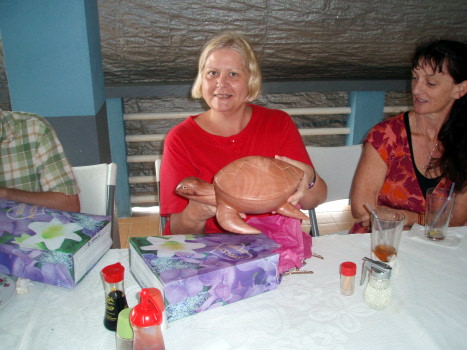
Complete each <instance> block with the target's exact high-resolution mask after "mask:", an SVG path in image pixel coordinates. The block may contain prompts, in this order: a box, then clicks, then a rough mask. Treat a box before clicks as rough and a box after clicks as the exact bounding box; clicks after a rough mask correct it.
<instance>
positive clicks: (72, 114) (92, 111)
mask: <svg viewBox="0 0 467 350" xmlns="http://www.w3.org/2000/svg"><path fill="white" fill-rule="evenodd" d="M0 31H1V35H2V41H3V49H4V56H5V66H6V71H7V76H8V87H9V93H10V99H11V106H12V109H13V110H17V111H27V112H33V113H37V114H40V115H42V116H44V117H46V118H47V119H48V120H49V122H50V123H51V124H52V125H53V127H54V128H55V130H56V131H57V133H58V136H59V138H60V140H61V142H62V144H63V146H64V148H65V152H66V153H67V156H68V158H69V159H70V160H71V162H72V164H73V165H75V166H78V165H88V164H95V163H102V162H110V161H111V158H110V147H109V136H108V129H107V116H106V108H105V96H104V75H103V70H102V57H101V47H100V33H99V17H98V9H97V2H96V0H66V1H63V0H21V1H17V0H2V1H1V2H0Z"/></svg>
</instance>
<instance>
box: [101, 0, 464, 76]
mask: <svg viewBox="0 0 467 350" xmlns="http://www.w3.org/2000/svg"><path fill="white" fill-rule="evenodd" d="M97 2H98V6H99V17H100V28H101V42H102V56H103V66H104V74H105V81H106V84H107V85H121V84H127V83H145V84H146V83H152V82H168V81H191V80H192V79H193V78H194V76H195V74H196V67H197V59H198V56H199V53H200V50H201V48H202V46H203V44H204V43H205V42H206V41H207V40H208V39H210V38H211V37H212V36H213V35H215V34H217V33H219V32H221V31H235V32H239V33H242V34H244V35H246V36H247V37H248V38H249V39H250V41H251V42H252V44H253V46H254V48H255V49H256V51H257V53H258V55H259V57H260V60H261V65H262V70H263V75H264V79H265V80H277V79H287V80H289V79H313V80H315V79H348V78H358V79H382V78H383V79H387V78H395V79H405V78H407V77H408V74H410V68H409V67H410V66H409V59H410V55H411V53H412V51H413V48H414V46H415V45H416V43H418V42H420V41H424V40H426V39H431V38H451V39H456V40H461V41H464V42H467V0H451V1H440V0H424V1H418V0H417V1H413V0H385V1H381V0H346V1H344V0H309V1H300V0H248V1H246V0H230V1H224V0H203V1H194V0H189V1H177V0H98V1H97Z"/></svg>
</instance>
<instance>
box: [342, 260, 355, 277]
mask: <svg viewBox="0 0 467 350" xmlns="http://www.w3.org/2000/svg"><path fill="white" fill-rule="evenodd" d="M356 273H357V265H355V263H353V262H351V261H346V262H343V263H342V264H341V274H342V275H344V276H355V274H356Z"/></svg>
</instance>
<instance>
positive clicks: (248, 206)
mask: <svg viewBox="0 0 467 350" xmlns="http://www.w3.org/2000/svg"><path fill="white" fill-rule="evenodd" d="M303 175H304V172H303V170H301V169H299V168H297V167H295V166H293V165H291V164H289V163H286V162H284V161H281V160H278V159H275V158H268V157H262V156H250V157H245V158H240V159H237V160H235V161H233V162H231V163H230V164H228V165H227V166H225V167H224V168H222V169H221V170H220V171H219V172H218V173H217V174H216V175H215V176H214V181H213V184H209V183H207V182H205V181H203V180H201V179H198V178H195V177H188V178H186V179H184V180H182V181H181V182H180V184H179V185H178V186H177V189H176V193H178V194H179V195H181V196H184V197H186V198H188V199H190V200H195V201H198V202H201V203H204V204H209V205H214V206H217V212H216V217H217V221H218V222H219V224H220V225H221V226H222V227H223V228H224V229H225V230H227V231H229V232H235V233H244V234H254V233H260V232H259V231H258V230H257V229H255V228H253V227H251V226H250V225H248V224H247V223H245V221H244V220H243V219H242V217H241V216H240V213H245V214H263V213H270V212H277V213H279V214H282V215H285V216H289V217H293V218H297V219H302V220H308V217H307V216H306V215H305V214H303V213H302V212H301V211H300V210H299V209H297V208H296V207H295V206H293V205H292V204H291V203H288V202H287V199H288V198H289V197H290V196H291V195H292V194H293V193H295V191H296V190H297V187H298V185H299V184H300V181H301V180H302V178H303Z"/></svg>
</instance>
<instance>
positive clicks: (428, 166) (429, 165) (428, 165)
mask: <svg viewBox="0 0 467 350" xmlns="http://www.w3.org/2000/svg"><path fill="white" fill-rule="evenodd" d="M438 142H439V141H436V143H435V145H434V146H433V149H432V150H431V152H430V154H429V155H428V159H427V161H426V164H425V167H424V171H425V175H427V174H428V173H429V172H430V171H432V170H433V169H434V168H435V166H434V164H433V153H435V151H436V149H437V148H438Z"/></svg>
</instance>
